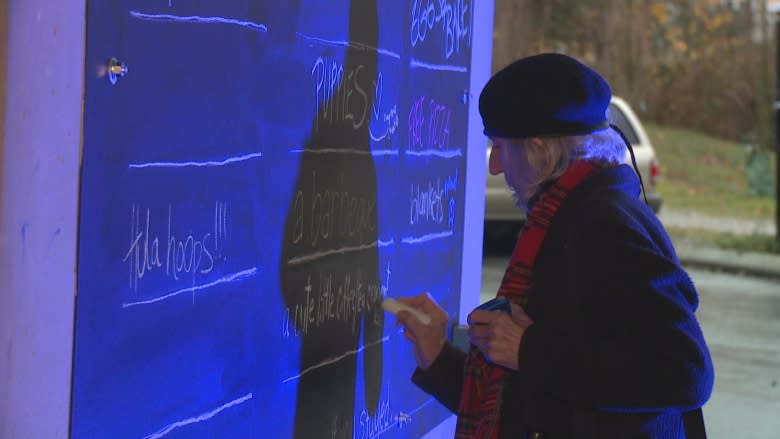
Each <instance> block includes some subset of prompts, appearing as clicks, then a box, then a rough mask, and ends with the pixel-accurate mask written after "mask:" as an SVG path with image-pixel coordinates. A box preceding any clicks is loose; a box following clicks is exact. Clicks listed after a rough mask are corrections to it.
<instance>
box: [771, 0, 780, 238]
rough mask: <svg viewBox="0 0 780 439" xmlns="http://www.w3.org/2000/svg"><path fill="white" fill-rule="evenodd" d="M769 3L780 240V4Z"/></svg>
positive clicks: (777, 231)
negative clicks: (772, 18)
mask: <svg viewBox="0 0 780 439" xmlns="http://www.w3.org/2000/svg"><path fill="white" fill-rule="evenodd" d="M777 3H778V2H772V3H770V4H769V7H770V8H771V11H772V12H774V13H775V51H776V53H775V104H774V105H773V107H774V110H775V165H776V166H775V239H776V240H777V241H778V242H780V5H778V4H777Z"/></svg>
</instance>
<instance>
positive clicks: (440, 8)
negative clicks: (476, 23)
mask: <svg viewBox="0 0 780 439" xmlns="http://www.w3.org/2000/svg"><path fill="white" fill-rule="evenodd" d="M469 4H470V1H469V0H414V1H412V11H411V26H410V39H411V43H412V47H415V46H416V45H417V44H418V43H422V42H423V41H425V39H426V38H427V36H428V32H431V31H433V30H434V27H436V26H439V27H438V31H440V32H441V34H442V38H443V39H444V42H443V43H444V44H443V46H444V58H445V59H447V58H449V57H451V56H452V55H453V54H454V53H457V52H460V47H461V44H462V43H463V42H464V41H465V42H468V38H469V35H470V33H471V31H470V29H469V26H470V24H471V20H470V19H469V18H468V16H467V15H468V14H469V13H470V11H469V9H470V7H469Z"/></svg>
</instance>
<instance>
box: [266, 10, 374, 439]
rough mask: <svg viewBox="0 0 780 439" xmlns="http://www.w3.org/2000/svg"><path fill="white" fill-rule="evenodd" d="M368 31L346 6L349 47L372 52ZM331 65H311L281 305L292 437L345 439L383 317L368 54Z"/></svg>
mask: <svg viewBox="0 0 780 439" xmlns="http://www.w3.org/2000/svg"><path fill="white" fill-rule="evenodd" d="M377 28H378V17H377V6H376V3H375V2H374V1H353V2H351V4H350V7H349V35H348V39H349V41H355V42H360V43H363V44H366V45H368V46H373V47H377V45H378V44H377V42H378V29H377ZM339 62H340V60H326V61H325V62H324V64H323V65H322V66H321V67H322V76H321V79H322V80H323V81H324V84H325V86H324V87H322V88H323V89H324V90H327V91H326V92H325V93H324V94H323V93H321V94H320V96H318V103H319V107H318V111H317V115H316V120H315V121H314V124H313V128H312V132H311V135H310V137H309V139H308V141H307V142H306V144H305V147H304V152H303V153H302V157H301V160H300V165H299V170H298V181H297V184H296V186H295V190H294V192H293V198H292V199H291V200H290V204H289V207H288V214H287V218H286V221H285V229H284V243H283V246H282V257H281V261H280V262H281V269H280V270H281V273H280V276H281V286H282V294H283V296H284V297H283V298H284V302H285V304H286V306H287V308H288V309H289V310H290V320H291V321H293V322H295V330H296V331H297V335H298V337H300V340H301V351H300V371H299V373H300V374H301V375H300V377H299V378H297V380H298V383H297V388H298V395H297V402H296V413H295V431H294V437H295V438H325V437H328V438H351V437H352V436H353V428H354V414H355V412H356V409H357V410H358V411H359V410H363V409H365V410H366V411H367V412H368V413H369V414H370V415H373V414H374V413H375V411H376V409H377V406H378V403H379V397H380V391H381V380H382V332H383V326H384V314H383V311H382V308H381V299H382V293H381V285H380V279H379V254H378V248H377V245H378V243H377V239H378V230H377V228H378V226H377V184H376V170H375V168H374V161H373V158H372V156H371V153H370V152H371V147H370V135H369V131H368V129H369V119H370V118H369V116H370V114H371V113H370V111H371V107H372V104H373V96H374V93H373V91H372V90H373V86H374V83H375V81H376V78H377V70H378V67H377V53H376V52H372V51H362V50H355V49H347V52H346V55H345V58H344V60H343V65H340V64H338V63H339ZM317 68H318V67H315V69H317ZM334 72H335V73H334ZM334 75H335V76H334ZM359 360H361V361H362V364H363V368H362V370H357V369H358V364H359ZM358 383H361V386H360V387H358ZM360 388H362V389H360ZM357 389H360V390H363V389H364V392H363V393H362V394H361V395H356V390H357ZM358 398H360V399H358ZM361 400H364V401H361ZM358 402H360V403H361V407H356V405H357V404H358Z"/></svg>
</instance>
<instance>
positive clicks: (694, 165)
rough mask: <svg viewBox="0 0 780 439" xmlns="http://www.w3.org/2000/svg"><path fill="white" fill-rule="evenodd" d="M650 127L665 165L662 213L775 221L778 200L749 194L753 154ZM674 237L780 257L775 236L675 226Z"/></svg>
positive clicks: (731, 145)
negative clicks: (749, 163)
mask: <svg viewBox="0 0 780 439" xmlns="http://www.w3.org/2000/svg"><path fill="white" fill-rule="evenodd" d="M645 129H646V130H647V132H648V135H649V136H650V139H651V141H652V142H653V146H654V147H655V149H656V153H657V155H658V158H659V162H660V163H661V178H660V179H659V182H658V186H657V190H658V192H660V193H661V194H662V195H663V197H664V205H663V207H662V209H674V210H693V211H697V212H700V213H703V214H707V215H710V216H714V217H732V218H743V219H752V220H766V221H774V220H775V208H776V200H775V196H774V195H771V196H756V195H751V194H750V191H749V184H748V177H747V166H746V165H747V160H748V156H749V155H748V151H747V150H746V149H745V148H744V147H743V146H742V145H740V144H739V143H737V142H730V141H725V140H722V139H718V138H714V137H710V136H707V135H703V134H700V133H696V132H692V131H688V130H683V129H677V128H670V127H665V126H659V125H655V124H646V125H645ZM775 154H776V153H775V152H770V154H769V160H770V163H771V170H772V176H773V177H774V176H776V175H777V170H776V156H775ZM774 178H776V177H774ZM772 185H774V180H772ZM669 234H670V235H671V237H672V240H674V241H675V242H679V241H685V242H686V243H689V244H694V245H709V246H713V245H714V246H716V247H720V248H727V249H734V250H739V251H756V252H769V253H780V242H779V241H778V240H777V239H776V238H775V237H774V236H766V235H757V234H756V235H736V234H732V233H718V232H709V231H703V230H696V229H676V228H671V229H670V230H669Z"/></svg>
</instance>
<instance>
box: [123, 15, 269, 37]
mask: <svg viewBox="0 0 780 439" xmlns="http://www.w3.org/2000/svg"><path fill="white" fill-rule="evenodd" d="M130 15H131V16H133V17H135V18H137V19H139V20H145V21H168V22H178V23H197V24H229V25H233V26H240V27H244V28H247V29H251V30H254V31H257V32H268V27H266V25H264V24H262V23H255V22H254V21H247V20H238V19H235V18H228V17H219V16H208V17H204V16H199V15H173V14H148V13H145V12H139V11H130Z"/></svg>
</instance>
